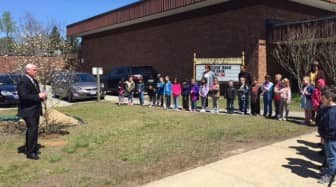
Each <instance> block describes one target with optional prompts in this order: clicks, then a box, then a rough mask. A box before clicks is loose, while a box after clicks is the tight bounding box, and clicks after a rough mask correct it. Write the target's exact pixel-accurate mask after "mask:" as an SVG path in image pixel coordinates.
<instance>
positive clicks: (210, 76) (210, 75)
mask: <svg viewBox="0 0 336 187" xmlns="http://www.w3.org/2000/svg"><path fill="white" fill-rule="evenodd" d="M215 78H216V74H215V73H214V72H213V71H211V67H210V65H209V64H207V65H205V71H204V72H203V76H202V79H205V80H206V83H207V84H206V85H207V87H208V89H209V93H212V85H213V82H214V79H215ZM206 107H208V97H207V98H206Z"/></svg>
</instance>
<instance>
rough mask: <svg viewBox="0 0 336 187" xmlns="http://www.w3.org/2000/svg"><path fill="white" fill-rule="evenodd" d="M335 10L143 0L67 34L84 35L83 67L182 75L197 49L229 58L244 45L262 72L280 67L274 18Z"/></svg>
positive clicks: (334, 6) (298, 2)
mask: <svg viewBox="0 0 336 187" xmlns="http://www.w3.org/2000/svg"><path fill="white" fill-rule="evenodd" d="M335 10H336V1H335V0H141V1H138V2H136V3H133V4H130V5H127V6H125V7H121V8H118V9H116V10H112V11H109V12H106V13H103V14H100V15H97V16H94V17H92V18H88V19H86V20H83V21H80V22H77V23H74V24H71V25H68V26H67V35H68V36H72V37H81V38H82V48H81V52H80V58H81V59H82V62H83V66H82V69H81V70H82V71H88V72H90V71H91V67H93V66H101V67H103V68H104V72H108V71H110V70H111V69H112V68H113V67H116V66H127V65H131V66H135V65H136V66H140V65H149V66H153V67H154V68H156V69H157V70H158V71H159V72H161V73H162V74H168V75H171V76H177V77H179V78H183V79H184V78H191V77H192V75H193V55H194V53H196V54H197V56H198V57H204V58H228V57H240V56H241V54H242V51H244V52H245V57H244V58H245V62H246V64H247V65H248V70H249V71H250V72H251V73H252V75H253V76H256V77H259V78H262V77H263V76H264V75H265V74H266V73H269V72H271V73H272V72H275V71H276V70H275V69H274V68H278V67H279V66H277V65H276V64H274V62H272V61H269V60H268V58H267V56H268V54H267V42H268V40H270V37H271V36H272V33H273V25H274V24H275V23H286V22H293V21H302V20H310V19H316V18H320V17H325V16H330V15H333V14H335ZM276 32H278V31H276ZM271 39H272V41H273V40H274V37H271ZM273 42H274V41H273Z"/></svg>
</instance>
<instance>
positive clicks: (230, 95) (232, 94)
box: [225, 81, 237, 114]
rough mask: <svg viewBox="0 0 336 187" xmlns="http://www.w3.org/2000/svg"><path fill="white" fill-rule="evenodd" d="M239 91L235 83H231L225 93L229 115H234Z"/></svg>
mask: <svg viewBox="0 0 336 187" xmlns="http://www.w3.org/2000/svg"><path fill="white" fill-rule="evenodd" d="M236 95H237V90H236V88H235V87H234V85H233V81H229V83H228V88H227V89H226V92H225V97H226V108H227V113H229V114H232V113H233V111H234V100H235V99H236Z"/></svg>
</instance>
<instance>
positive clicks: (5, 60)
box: [0, 56, 65, 73]
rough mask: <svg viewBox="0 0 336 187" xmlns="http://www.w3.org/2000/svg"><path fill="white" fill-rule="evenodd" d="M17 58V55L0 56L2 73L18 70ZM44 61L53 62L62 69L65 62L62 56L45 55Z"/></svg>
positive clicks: (57, 67) (55, 66) (0, 71)
mask: <svg viewBox="0 0 336 187" xmlns="http://www.w3.org/2000/svg"><path fill="white" fill-rule="evenodd" d="M20 58H21V59H22V57H20ZM17 60H18V57H16V56H0V73H11V72H16V71H17V70H18V69H19V67H18V64H17ZM42 61H43V62H46V63H50V64H52V67H54V68H55V69H62V68H63V67H64V64H65V63H64V60H63V58H62V57H45V58H43V59H42Z"/></svg>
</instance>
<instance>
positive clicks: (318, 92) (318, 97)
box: [312, 79, 326, 113]
mask: <svg viewBox="0 0 336 187" xmlns="http://www.w3.org/2000/svg"><path fill="white" fill-rule="evenodd" d="M325 86H326V81H325V80H324V79H319V80H317V81H316V85H315V89H314V92H313V95H312V104H313V111H314V112H315V113H317V111H318V110H319V109H320V106H321V102H322V89H323V88H325Z"/></svg>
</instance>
